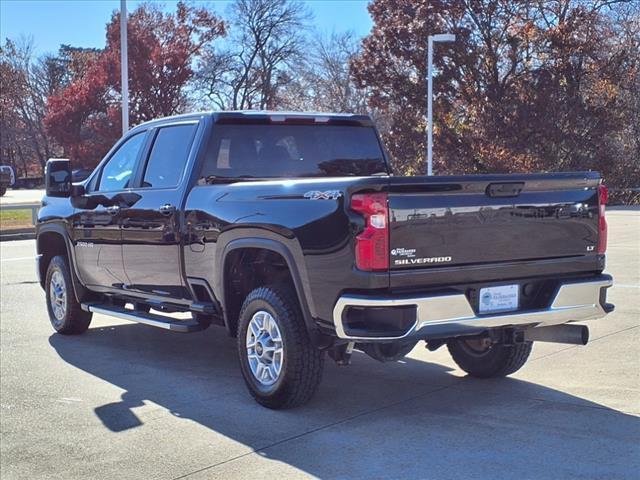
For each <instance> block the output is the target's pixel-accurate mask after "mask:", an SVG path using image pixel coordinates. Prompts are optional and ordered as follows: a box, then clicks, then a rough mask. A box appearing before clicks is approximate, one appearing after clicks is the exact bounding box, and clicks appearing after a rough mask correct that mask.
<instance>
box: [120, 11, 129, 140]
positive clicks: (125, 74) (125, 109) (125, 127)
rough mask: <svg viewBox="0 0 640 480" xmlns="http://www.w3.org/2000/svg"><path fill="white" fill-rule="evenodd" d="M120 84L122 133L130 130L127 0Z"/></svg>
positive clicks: (123, 15)
mask: <svg viewBox="0 0 640 480" xmlns="http://www.w3.org/2000/svg"><path fill="white" fill-rule="evenodd" d="M120 75H121V76H120V79H121V80H120V84H121V86H122V135H124V134H126V133H127V132H128V131H129V59H128V55H127V0H120Z"/></svg>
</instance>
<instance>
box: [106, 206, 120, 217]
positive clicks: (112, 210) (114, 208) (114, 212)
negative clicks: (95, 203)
mask: <svg viewBox="0 0 640 480" xmlns="http://www.w3.org/2000/svg"><path fill="white" fill-rule="evenodd" d="M107 212H109V215H117V214H118V213H119V212H120V207H119V206H118V205H111V206H110V207H107Z"/></svg>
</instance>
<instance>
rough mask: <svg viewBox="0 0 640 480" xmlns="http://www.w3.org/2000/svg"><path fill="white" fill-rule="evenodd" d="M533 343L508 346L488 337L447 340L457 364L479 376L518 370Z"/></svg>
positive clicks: (489, 376) (484, 376)
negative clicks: (494, 341)
mask: <svg viewBox="0 0 640 480" xmlns="http://www.w3.org/2000/svg"><path fill="white" fill-rule="evenodd" d="M532 346H533V343H532V342H526V343H518V344H515V345H505V344H503V343H492V342H491V341H490V340H489V339H488V338H469V339H465V338H454V339H451V340H449V341H448V342H447V348H448V349H449V353H450V354H451V356H452V357H453V360H454V361H455V362H456V364H457V365H458V366H459V367H460V368H461V369H462V370H464V371H465V372H467V373H468V374H469V375H471V376H474V377H479V378H491V377H505V376H507V375H511V374H512V373H514V372H516V371H518V370H519V369H520V368H521V367H522V366H523V365H524V364H525V363H526V361H527V359H528V358H529V354H530V353H531V347H532Z"/></svg>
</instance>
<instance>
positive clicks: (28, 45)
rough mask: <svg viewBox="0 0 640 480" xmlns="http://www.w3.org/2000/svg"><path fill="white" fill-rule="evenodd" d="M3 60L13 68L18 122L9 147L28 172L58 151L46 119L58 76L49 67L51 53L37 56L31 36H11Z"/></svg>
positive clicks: (11, 129)
mask: <svg viewBox="0 0 640 480" xmlns="http://www.w3.org/2000/svg"><path fill="white" fill-rule="evenodd" d="M0 61H1V62H2V64H3V66H4V67H5V68H6V71H7V72H11V78H12V82H13V85H12V92H13V93H12V95H13V96H12V98H11V109H12V112H11V113H12V115H13V116H14V118H15V119H16V121H17V123H16V124H15V125H8V126H7V128H8V131H7V132H6V133H7V139H8V138H9V136H10V137H11V138H12V142H13V145H12V146H11V147H9V146H6V147H5V151H6V152H10V155H11V157H12V161H13V163H14V166H16V167H18V166H19V164H18V162H17V160H18V159H20V166H21V167H22V168H21V169H22V170H23V174H24V175H26V174H28V171H29V170H30V168H29V167H30V166H31V165H33V164H37V165H38V166H39V167H40V170H41V171H42V170H43V169H44V165H45V163H46V162H47V159H48V158H50V157H52V156H54V153H55V152H57V148H56V145H54V144H53V143H52V142H51V140H50V138H49V136H48V135H47V133H46V131H45V128H44V123H43V119H44V116H45V113H46V103H47V96H48V95H50V94H51V93H52V92H53V90H54V89H55V88H56V83H57V80H56V76H55V74H54V72H53V71H52V70H51V69H49V68H47V57H43V58H42V59H40V60H38V61H36V60H35V59H34V54H33V42H32V40H31V39H24V38H23V39H21V40H19V41H18V42H12V41H9V40H7V42H6V43H5V45H4V47H3V48H2V58H1V60H0ZM11 132H14V134H12V133H11ZM3 143H4V142H3Z"/></svg>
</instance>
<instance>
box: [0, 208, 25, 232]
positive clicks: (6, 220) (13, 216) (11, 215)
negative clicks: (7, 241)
mask: <svg viewBox="0 0 640 480" xmlns="http://www.w3.org/2000/svg"><path fill="white" fill-rule="evenodd" d="M31 226H32V225H31V210H2V211H0V230H6V229H10V228H28V227H31Z"/></svg>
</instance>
